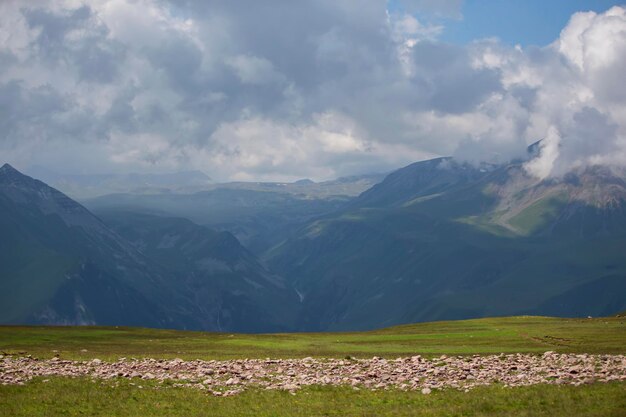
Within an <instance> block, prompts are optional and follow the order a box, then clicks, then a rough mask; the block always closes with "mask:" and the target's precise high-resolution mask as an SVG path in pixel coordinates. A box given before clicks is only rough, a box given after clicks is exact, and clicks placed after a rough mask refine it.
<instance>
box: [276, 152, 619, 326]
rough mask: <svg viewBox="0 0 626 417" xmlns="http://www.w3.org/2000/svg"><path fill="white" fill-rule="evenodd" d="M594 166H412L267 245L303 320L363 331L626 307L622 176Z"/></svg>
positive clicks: (303, 322)
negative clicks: (553, 175) (544, 169)
mask: <svg viewBox="0 0 626 417" xmlns="http://www.w3.org/2000/svg"><path fill="white" fill-rule="evenodd" d="M622 178H623V177H621V176H620V173H614V172H611V171H609V170H606V169H600V168H594V169H589V170H585V171H582V172H577V173H572V174H571V175H569V176H567V177H566V178H564V179H562V180H549V181H538V180H536V179H533V178H530V177H528V176H527V175H526V174H525V172H524V170H523V168H522V166H521V165H520V164H513V165H509V166H502V167H480V168H473V167H471V166H468V165H463V164H458V163H456V162H454V161H452V160H449V159H439V160H433V161H425V162H421V163H417V164H413V165H410V166H409V167H407V168H404V169H401V170H399V171H397V172H395V173H393V174H391V175H389V176H388V177H387V178H386V179H385V180H384V181H383V182H382V183H381V184H379V185H377V186H375V187H373V188H372V189H370V190H368V191H367V192H365V193H363V194H362V195H361V196H360V197H359V198H358V199H357V200H356V201H354V202H352V204H351V206H350V208H348V209H346V210H343V211H341V212H340V213H337V214H335V215H330V216H326V217H324V218H321V219H318V220H316V221H314V222H311V223H310V224H309V225H307V226H306V227H304V228H303V229H301V230H300V232H299V233H298V234H297V235H296V236H294V237H293V238H291V239H290V240H289V241H287V242H285V243H284V244H283V245H279V246H277V247H275V248H274V249H272V250H271V251H269V252H268V253H267V255H266V257H267V260H268V262H269V263H270V265H271V266H272V267H273V268H274V269H275V270H276V271H277V272H279V273H281V274H282V275H284V276H285V277H287V278H288V279H290V280H291V281H292V282H293V283H294V286H295V287H296V288H297V289H298V290H299V291H300V292H301V293H302V294H303V296H304V303H303V304H304V306H303V309H304V312H303V314H302V316H301V323H300V325H301V326H303V327H305V328H310V329H319V330H322V329H366V328H375V327H382V326H387V325H391V324H396V323H403V322H411V321H427V320H440V319H455V318H467V317H481V316H492V315H512V314H526V313H534V314H548V313H549V314H556V315H562V316H567V315H577V316H580V315H594V316H596V315H603V314H609V313H614V312H615V311H618V310H620V309H624V308H625V307H626V297H625V295H626V256H625V253H624V248H626V227H625V226H626V211H624V207H625V206H624V202H625V201H626V198H624V197H625V196H626V192H625V190H626V186H625V183H624V181H623V179H622Z"/></svg>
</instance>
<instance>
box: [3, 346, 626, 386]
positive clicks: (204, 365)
mask: <svg viewBox="0 0 626 417" xmlns="http://www.w3.org/2000/svg"><path fill="white" fill-rule="evenodd" d="M50 376H66V377H89V378H92V379H93V380H94V381H97V380H111V381H117V380H118V379H119V378H130V379H132V383H134V384H135V385H137V386H139V387H141V388H143V385H142V384H144V385H146V383H145V382H143V380H152V381H155V382H157V386H161V385H159V384H162V386H179V387H180V386H183V387H192V388H197V389H201V390H206V391H207V392H209V393H211V394H214V395H218V396H226V395H234V394H237V393H240V392H241V391H243V390H245V389H246V388H250V387H257V388H262V389H263V388H264V389H282V390H288V391H291V392H295V391H296V390H298V389H299V388H301V387H303V386H307V385H348V386H352V387H354V389H386V388H397V389H401V390H420V391H421V392H422V393H424V394H428V393H430V392H431V390H434V389H444V388H454V389H461V390H469V389H472V388H474V387H477V386H480V385H487V384H494V383H499V384H503V385H504V386H510V387H512V386H521V385H531V384H572V385H580V384H588V383H593V382H609V381H626V355H586V354H585V355H573V354H558V353H554V352H546V353H544V354H543V355H524V354H514V355H504V354H501V355H491V356H453V357H448V356H441V357H439V358H435V359H425V358H422V357H421V356H413V357H407V358H398V359H393V360H388V359H383V358H378V357H374V358H372V359H343V360H339V359H313V358H304V359H277V360H272V359H267V360H257V359H243V360H230V361H202V360H195V361H183V360H181V359H173V360H156V359H140V360H139V359H126V358H120V359H119V360H118V361H117V362H104V361H101V360H99V359H93V360H91V361H69V360H62V359H59V358H53V359H50V360H39V359H36V358H32V357H16V356H6V355H0V384H3V385H6V384H24V383H26V382H27V381H29V380H30V379H32V378H34V377H43V378H46V377H50ZM44 381H45V379H44ZM150 385H151V386H154V383H151V384H150Z"/></svg>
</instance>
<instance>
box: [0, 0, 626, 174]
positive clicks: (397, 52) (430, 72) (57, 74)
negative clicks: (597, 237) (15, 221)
mask: <svg viewBox="0 0 626 417" xmlns="http://www.w3.org/2000/svg"><path fill="white" fill-rule="evenodd" d="M386 4H387V2H386V1H385V0H372V1H371V2H370V1H368V2H366V3H364V2H362V1H357V0H336V1H331V0H303V1H300V2H288V3H285V2H282V1H278V0H268V1H264V2H246V3H245V4H244V3H243V2H237V1H232V2H223V1H217V0H214V1H179V0H169V1H161V0H159V1H157V0H93V1H69V0H68V1H47V2H46V1H41V2H33V3H28V4H26V5H25V4H24V3H23V2H18V1H4V2H0V108H2V109H3V111H2V112H0V132H1V133H0V153H1V154H2V156H5V158H10V159H11V160H10V161H9V162H13V163H15V164H17V165H18V166H27V165H29V164H35V163H37V164H40V165H46V157H45V156H43V155H44V154H45V153H47V154H49V155H50V156H49V157H48V163H49V164H50V165H52V164H54V165H56V166H51V168H59V167H61V169H63V168H66V169H68V170H69V169H72V170H78V171H89V170H94V171H95V170H97V171H100V172H102V171H106V170H126V171H138V170H139V171H140V170H152V171H159V170H176V169H187V168H188V167H190V166H191V167H194V168H199V169H203V170H204V171H206V172H207V173H208V174H209V175H211V176H212V177H215V178H219V179H223V180H226V179H235V178H238V179H244V178H245V179H288V178H293V179H295V178H302V177H311V178H313V179H326V178H329V177H332V176H335V175H345V174H353V173H360V172H366V171H380V170H387V169H393V168H396V167H398V166H400V165H402V164H407V163H410V162H413V161H414V160H418V159H423V158H427V157H431V156H439V155H454V156H456V157H458V158H461V159H467V160H472V161H476V160H490V161H503V160H506V159H508V158H513V157H517V156H519V155H521V154H522V153H524V151H525V147H526V145H527V144H530V143H533V142H535V141H536V140H537V139H541V138H552V139H546V145H543V147H542V154H541V157H540V159H539V160H538V161H537V162H533V165H529V167H528V169H529V171H530V172H534V173H536V174H537V175H538V176H544V175H561V174H562V173H564V172H566V171H567V170H568V169H571V168H572V167H576V166H584V165H589V164H594V163H606V164H614V165H626V84H625V83H624V82H623V77H624V76H623V74H625V73H626V11H625V9H624V8H622V7H614V8H612V9H610V10H608V11H607V12H605V13H592V12H585V13H578V14H575V15H574V16H572V18H571V20H570V22H569V23H568V25H567V26H566V27H565V28H564V29H563V31H562V32H561V34H560V36H559V38H558V39H556V40H555V41H554V42H553V43H552V44H551V45H548V46H546V47H543V48H537V47H529V48H522V47H519V46H517V47H509V46H507V45H503V44H501V43H499V42H497V41H494V40H491V41H489V40H487V41H479V42H476V43H471V44H469V45H466V46H459V45H450V44H446V43H444V42H441V41H439V40H438V36H439V34H440V33H441V31H442V30H443V28H442V27H441V26H438V25H429V24H425V23H424V21H422V20H421V19H422V18H421V16H422V15H423V13H430V14H433V15H439V16H447V17H455V16H456V17H458V16H459V15H460V11H461V5H462V2H461V1H456V0H451V1H449V2H432V1H423V0H419V1H418V0H414V1H408V0H407V1H405V2H404V9H405V10H404V12H394V13H391V14H390V12H388V11H386V10H385V8H386ZM416 11H419V13H417V14H416V15H415V16H413V15H411V14H410V13H414V12H416ZM555 132H558V135H557V134H556V133H555ZM557 136H558V138H559V140H558V143H559V145H558V147H556V148H555V146H554V143H555V142H556V139H554V138H556V137H557ZM64 149H65V153H64V151H63V150H64ZM83 154H84V157H83V158H81V157H80V156H79V155H83ZM64 155H65V157H64ZM64 158H65V160H64ZM81 160H84V161H85V162H84V163H81V162H80V161H81Z"/></svg>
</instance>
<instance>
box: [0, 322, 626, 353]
mask: <svg viewBox="0 0 626 417" xmlns="http://www.w3.org/2000/svg"><path fill="white" fill-rule="evenodd" d="M547 350H554V351H558V352H567V353H626V318H624V317H611V318H596V319H561V318H550V317H529V316H522V317H505V318H488V319H477V320H464V321H449V322H433V323H418V324H410V325H404V326H396V327H391V328H387V329H382V330H376V331H370V332H351V333H293V334H264V335H250V334H229V333H205V332H188V331H175V330H157V329H137V328H124V327H119V328H116V327H43V326H42V327H38V326H32V327H27V326H1V327H0V351H3V352H8V353H19V354H21V355H26V354H30V355H33V356H34V357H39V358H50V357H52V356H54V355H56V354H58V355H60V356H61V357H62V358H65V359H92V358H99V359H102V360H116V359H118V358H119V357H128V358H130V357H135V358H141V357H152V358H175V357H179V358H182V359H207V360H208V359H239V358H266V357H272V358H302V357H306V356H313V357H335V358H342V357H345V356H353V357H372V356H382V357H388V358H389V357H390V358H395V357H398V356H410V355H415V354H421V355H423V356H437V355H441V354H447V355H470V354H491V353H500V352H504V353H516V352H521V353H533V352H535V353H539V352H545V351H547Z"/></svg>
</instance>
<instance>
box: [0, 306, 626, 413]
mask: <svg viewBox="0 0 626 417" xmlns="http://www.w3.org/2000/svg"><path fill="white" fill-rule="evenodd" d="M547 350H553V351H558V352H567V353H583V352H584V353H607V354H608V353H610V354H620V353H621V354H624V353H626V318H625V317H611V318H595V319H558V318H549V317H526V316H524V317H506V318H489V319H477V320H465V321H451V322H434V323H419V324H411V325H403V326H397V327H391V328H387V329H381V330H376V331H370V332H353V333H298V334H267V335H265V334H262V335H246V334H229V333H204V332H186V331H174V330H155V329H134V328H115V327H37V326H32V327H23V326H21V327H18V326H3V327H0V351H1V352H4V353H11V354H19V355H33V356H34V357H38V358H49V357H52V356H54V355H57V354H58V355H59V356H60V357H61V358H64V359H92V358H99V359H103V360H117V359H118V358H119V357H127V358H132V357H134V358H141V357H152V358H174V357H179V358H183V359H207V360H208V359H238V358H266V357H271V358H299V357H306V356H314V357H338V358H341V357H345V356H352V357H372V356H382V357H388V358H395V357H398V356H408V355H415V354H420V355H423V356H437V355H441V354H448V355H469V354H492V353H500V352H504V353H513V352H523V353H524V352H525V353H533V352H534V353H540V352H545V351H547ZM140 386H141V387H140ZM61 415H63V416H244V415H245V416H248V415H254V416H281V417H282V416H405V415H407V416H408V415H418V416H551V417H558V416H568V417H569V416H624V415H626V383H623V382H622V383H611V384H591V385H582V386H557V385H541V386H530V387H517V388H504V387H502V386H499V385H494V386H490V387H483V388H478V389H474V390H471V391H470V392H468V393H465V392H461V391H456V390H444V391H435V392H433V393H432V394H430V395H423V394H421V393H420V392H402V391H395V390H378V391H371V390H364V389H362V390H353V389H352V388H349V387H345V388H344V387H327V386H324V387H319V386H313V387H308V388H304V389H302V390H300V391H297V392H296V393H295V395H293V394H291V393H289V392H282V391H265V390H258V389H252V390H248V391H246V392H244V393H242V394H239V395H236V396H234V397H227V398H219V397H213V396H211V395H209V394H207V393H206V392H204V391H201V390H196V389H193V388H174V387H168V388H163V387H162V386H158V384H156V383H154V382H151V381H141V380H139V381H134V382H133V381H132V380H126V379H119V380H111V381H95V382H94V381H92V380H91V379H88V378H77V379H71V378H60V377H54V378H48V379H47V380H44V379H42V378H37V379H35V380H33V381H31V382H29V383H27V384H25V385H23V386H0V416H61Z"/></svg>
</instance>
